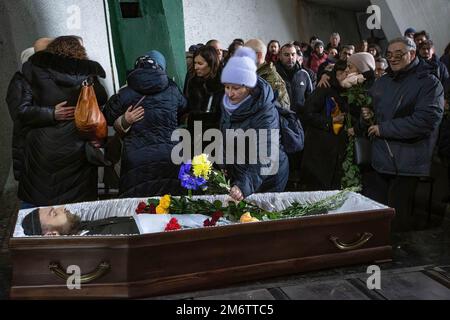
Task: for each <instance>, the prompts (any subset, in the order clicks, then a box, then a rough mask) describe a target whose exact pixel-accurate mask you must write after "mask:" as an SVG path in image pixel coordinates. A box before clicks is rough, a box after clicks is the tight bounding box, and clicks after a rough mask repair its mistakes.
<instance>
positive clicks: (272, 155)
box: [220, 48, 289, 201]
mask: <svg viewBox="0 0 450 320" xmlns="http://www.w3.org/2000/svg"><path fill="white" fill-rule="evenodd" d="M255 61H256V56H255V52H254V51H253V50H251V49H250V48H241V49H239V50H238V51H237V52H236V54H235V56H234V57H232V58H231V59H230V61H229V62H228V64H227V65H226V66H225V68H224V70H223V73H222V83H223V84H224V85H225V96H224V98H223V106H222V108H223V110H222V119H221V125H220V127H221V130H222V133H223V134H224V137H226V136H227V135H226V133H227V130H237V129H242V130H243V131H244V132H247V133H248V132H250V131H248V130H251V129H254V130H255V134H256V137H257V140H258V141H252V140H251V139H248V140H247V139H246V140H247V143H246V144H245V150H240V148H239V144H238V143H236V140H235V150H234V152H230V153H231V154H228V152H227V154H226V155H225V161H226V164H229V165H227V172H228V174H229V178H230V179H231V185H232V186H233V187H232V189H231V193H230V196H231V197H232V198H233V199H235V200H238V201H239V200H242V199H244V198H246V197H248V196H250V195H251V194H253V193H263V192H283V191H284V189H285V187H286V183H287V180H288V173H289V163H288V159H287V156H286V153H285V152H284V151H283V149H282V147H281V143H280V140H279V133H277V134H276V139H275V140H273V139H272V138H273V137H272V136H273V134H271V133H272V132H271V130H279V129H280V125H279V123H280V119H279V115H278V111H277V109H276V107H275V104H274V100H275V99H274V95H273V90H272V88H271V87H270V85H269V84H268V83H267V82H266V81H264V80H262V79H261V78H258V77H257V75H256V63H255ZM264 136H265V137H264ZM227 142H228V141H227ZM252 143H253V145H252ZM236 146H237V150H236ZM264 147H267V150H261V149H260V148H264ZM226 149H227V148H226V146H224V150H226ZM238 156H243V157H244V159H245V164H238V161H237V157H238ZM261 157H264V158H265V159H261ZM252 160H256V164H250V163H252ZM263 160H268V162H267V164H263V162H265V161H263ZM230 161H233V163H234V164H230ZM239 163H241V162H239Z"/></svg>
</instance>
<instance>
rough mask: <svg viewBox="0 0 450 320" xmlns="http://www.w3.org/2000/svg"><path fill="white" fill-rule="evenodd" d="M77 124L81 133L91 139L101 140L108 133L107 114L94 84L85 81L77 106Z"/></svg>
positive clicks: (85, 137)
mask: <svg viewBox="0 0 450 320" xmlns="http://www.w3.org/2000/svg"><path fill="white" fill-rule="evenodd" d="M75 125H76V127H77V129H78V131H79V133H80V135H81V136H82V137H83V138H84V139H86V140H89V141H101V140H104V139H106V137H107V135H108V126H107V123H106V119H105V116H104V115H103V113H102V112H101V111H100V107H99V106H98V102H97V97H96V95H95V91H94V86H93V85H92V84H89V83H88V82H87V81H85V82H83V85H82V87H81V93H80V96H79V98H78V103H77V106H76V108H75Z"/></svg>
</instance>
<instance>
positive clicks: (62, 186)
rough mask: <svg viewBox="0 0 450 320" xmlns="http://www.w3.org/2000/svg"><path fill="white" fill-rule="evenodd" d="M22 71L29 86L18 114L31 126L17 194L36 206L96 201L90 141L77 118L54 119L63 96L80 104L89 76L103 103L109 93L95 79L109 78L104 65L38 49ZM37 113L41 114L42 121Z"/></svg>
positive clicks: (99, 99)
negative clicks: (79, 128) (79, 129)
mask: <svg viewBox="0 0 450 320" xmlns="http://www.w3.org/2000/svg"><path fill="white" fill-rule="evenodd" d="M23 74H24V75H25V78H26V81H28V83H30V84H31V88H30V87H29V86H28V87H27V86H24V88H28V89H27V90H24V91H23V95H22V97H21V103H20V105H19V107H18V109H19V111H18V114H19V116H18V118H19V120H20V121H21V123H22V124H24V125H30V130H29V131H28V132H27V134H26V136H25V143H24V151H25V152H24V167H23V172H22V174H21V177H20V182H19V198H20V199H21V200H23V201H26V202H28V203H31V204H34V205H38V206H50V205H60V204H66V203H73V202H82V201H90V200H95V199H96V198H97V167H95V166H94V165H92V164H90V163H89V162H88V161H87V159H86V153H85V145H86V142H85V141H84V140H82V139H80V138H79V136H78V132H77V129H76V127H75V122H74V121H65V122H56V121H55V120H54V118H53V113H54V106H55V105H57V104H59V103H61V102H63V101H67V102H68V105H70V106H75V105H76V103H77V101H78V96H79V94H80V88H81V84H82V82H83V81H84V80H86V79H87V78H88V77H93V78H94V88H95V91H96V95H97V100H98V103H99V104H100V105H103V104H104V103H105V102H106V98H107V96H106V92H105V89H104V88H103V87H102V86H101V84H100V83H99V82H98V79H97V77H98V76H100V77H105V72H104V70H103V68H102V67H101V66H100V65H99V64H98V63H97V62H94V61H89V60H77V59H71V58H67V57H62V56H58V55H54V54H51V53H47V52H40V53H37V54H35V55H34V56H32V57H31V59H30V64H26V65H24V69H23ZM30 89H31V90H30ZM36 115H39V116H40V117H41V120H39V121H38V122H36V121H35V120H34V119H35V116H36ZM43 120H45V121H43ZM36 124H38V127H36Z"/></svg>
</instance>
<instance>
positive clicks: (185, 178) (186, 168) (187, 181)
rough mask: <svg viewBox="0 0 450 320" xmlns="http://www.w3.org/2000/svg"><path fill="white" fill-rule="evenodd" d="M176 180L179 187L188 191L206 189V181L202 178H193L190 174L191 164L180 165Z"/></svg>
mask: <svg viewBox="0 0 450 320" xmlns="http://www.w3.org/2000/svg"><path fill="white" fill-rule="evenodd" d="M178 179H179V180H180V181H181V186H182V187H183V188H185V189H188V190H194V191H196V190H198V189H200V188H201V189H202V190H205V188H206V183H207V181H206V179H204V178H202V177H199V178H197V177H194V175H193V174H192V164H190V163H186V164H183V165H181V168H180V173H179V174H178Z"/></svg>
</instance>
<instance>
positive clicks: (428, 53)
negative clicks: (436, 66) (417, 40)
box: [419, 45, 435, 60]
mask: <svg viewBox="0 0 450 320" xmlns="http://www.w3.org/2000/svg"><path fill="white" fill-rule="evenodd" d="M434 53H435V50H434V47H432V46H429V45H424V46H422V48H420V50H419V55H420V56H421V57H422V58H424V59H425V60H430V59H431V58H433V55H434Z"/></svg>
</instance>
